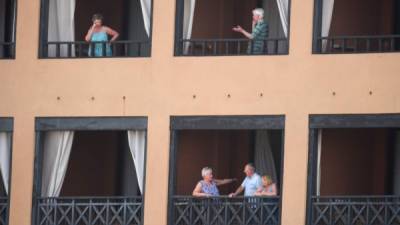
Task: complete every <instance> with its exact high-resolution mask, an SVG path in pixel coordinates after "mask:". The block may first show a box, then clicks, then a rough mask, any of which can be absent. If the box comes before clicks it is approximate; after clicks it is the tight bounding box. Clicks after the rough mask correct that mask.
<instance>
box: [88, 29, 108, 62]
mask: <svg viewBox="0 0 400 225" xmlns="http://www.w3.org/2000/svg"><path fill="white" fill-rule="evenodd" d="M90 41H91V42H108V36H107V33H106V32H104V31H100V32H96V33H93V34H92V37H91V39H90ZM93 46H94V54H93V53H92V47H93ZM103 47H104V44H103V43H96V44H91V45H90V47H89V56H94V57H102V56H104V50H103ZM105 47H106V51H105V53H106V55H105V56H112V51H111V46H110V44H109V43H106V44H105Z"/></svg>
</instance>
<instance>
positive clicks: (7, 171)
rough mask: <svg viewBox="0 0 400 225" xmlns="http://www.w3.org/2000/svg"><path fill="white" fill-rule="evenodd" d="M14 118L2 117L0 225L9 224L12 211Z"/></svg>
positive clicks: (0, 120)
mask: <svg viewBox="0 0 400 225" xmlns="http://www.w3.org/2000/svg"><path fill="white" fill-rule="evenodd" d="M12 131H13V119H11V118H0V225H8V217H9V211H10V183H11V151H12Z"/></svg>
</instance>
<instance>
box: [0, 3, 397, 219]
mask: <svg viewBox="0 0 400 225" xmlns="http://www.w3.org/2000/svg"><path fill="white" fill-rule="evenodd" d="M39 2H40V1H38V0H36V1H32V0H19V1H18V19H17V52H16V54H17V59H16V60H1V61H0V115H1V116H12V117H14V119H15V127H14V130H15V131H14V145H13V147H14V149H13V168H12V188H11V193H12V194H11V217H10V225H27V224H30V223H31V205H32V204H31V198H32V184H33V162H34V118H35V117H37V116H125V115H126V116H128V115H129V116H136V115H138V116H148V119H149V126H148V154H147V160H148V161H147V176H146V188H147V190H146V203H145V225H166V222H167V193H168V162H169V137H170V136H169V135H170V134H169V117H170V116H171V115H242V114H243V115H244V114H246V115H253V114H260V115H271V114H285V115H286V129H285V156H284V162H285V163H284V170H283V171H284V180H283V208H282V214H283V217H282V224H283V225H301V224H304V223H305V215H306V214H305V210H306V179H307V152H308V139H307V138H308V115H309V114H312V113H394V112H399V111H400V89H399V83H400V76H399V70H400V64H399V60H400V55H399V54H398V53H397V54H396V53H394V54H347V55H312V54H311V45H312V24H313V21H312V19H313V0H293V1H292V8H291V16H290V18H291V28H290V29H291V33H290V54H289V55H286V56H247V57H246V56H243V57H241V56H238V57H173V41H174V23H175V20H174V16H175V0H154V10H153V12H154V17H153V48H152V57H151V58H130V59H118V58H117V59H71V60H57V59H51V60H38V59H37V56H38V43H39V40H38V37H39V33H38V32H39V11H40V10H39V9H40V5H39ZM370 91H371V92H372V94H370V93H369V92H370ZM332 92H335V93H336V95H332ZM260 93H263V95H262V97H261V96H260ZM227 94H230V95H231V98H227ZM193 95H196V96H197V97H196V98H195V99H194V98H193V97H192V96H193ZM123 96H125V97H126V99H125V100H124V99H123ZM57 97H60V99H59V100H57ZM92 97H94V100H92V99H91V98H92ZM155 215H156V216H155Z"/></svg>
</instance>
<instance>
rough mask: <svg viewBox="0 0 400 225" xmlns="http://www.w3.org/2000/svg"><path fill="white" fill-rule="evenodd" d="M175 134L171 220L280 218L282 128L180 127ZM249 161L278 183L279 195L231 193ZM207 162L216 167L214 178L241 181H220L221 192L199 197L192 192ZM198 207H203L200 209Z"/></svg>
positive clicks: (259, 220) (263, 221)
mask: <svg viewBox="0 0 400 225" xmlns="http://www.w3.org/2000/svg"><path fill="white" fill-rule="evenodd" d="M176 140H177V143H176V152H175V160H176V161H175V162H176V163H175V165H174V167H175V168H174V170H173V171H174V172H172V173H175V176H174V177H175V181H174V182H175V183H174V185H173V187H172V188H173V191H172V194H173V196H171V200H172V206H171V209H170V210H171V213H172V214H170V224H171V225H172V224H183V223H185V221H186V222H187V223H188V224H194V223H195V221H198V220H199V221H203V223H204V224H208V223H212V221H216V220H218V221H220V222H221V224H236V223H238V224H240V223H242V222H241V221H249V222H250V224H271V225H278V224H280V206H279V205H280V192H281V187H282V184H281V177H282V160H283V159H282V151H283V135H282V131H281V130H179V131H176ZM247 163H253V164H254V166H255V167H256V173H257V174H259V175H260V176H263V175H269V176H271V177H272V181H273V183H275V184H276V185H277V196H270V197H265V196H264V197H255V196H245V197H243V193H241V194H240V195H239V196H237V197H232V198H231V197H228V195H229V194H230V193H232V192H235V190H236V189H237V188H238V187H239V186H240V185H241V184H242V182H243V180H244V178H245V177H246V175H245V174H244V172H243V170H244V166H245V165H246V164H247ZM204 167H211V168H212V170H213V177H214V178H215V179H236V181H235V182H233V183H229V184H225V185H220V186H218V190H219V194H220V195H219V196H216V197H209V198H202V197H194V196H192V192H193V190H194V188H195V186H196V184H197V183H198V182H199V181H202V180H203V178H202V174H201V172H202V168H204ZM170 188H171V187H170ZM250 203H251V204H253V205H251V204H250ZM224 207H226V210H224V209H225V208H224ZM198 208H201V209H202V210H200V211H197V210H196V209H198ZM253 210H255V211H257V210H258V211H257V212H255V211H254V212H253ZM207 215H208V216H207ZM233 215H237V216H233ZM224 221H225V222H224Z"/></svg>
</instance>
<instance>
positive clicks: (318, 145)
mask: <svg viewBox="0 0 400 225" xmlns="http://www.w3.org/2000/svg"><path fill="white" fill-rule="evenodd" d="M317 138H318V139H317V140H318V143H317V182H316V185H317V186H316V188H315V189H316V194H317V196H319V195H320V194H321V149H322V130H321V129H319V130H318V137H317Z"/></svg>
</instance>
